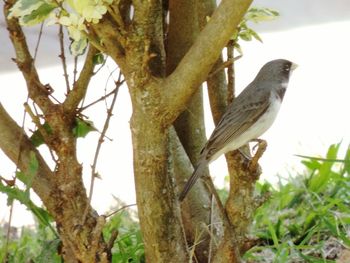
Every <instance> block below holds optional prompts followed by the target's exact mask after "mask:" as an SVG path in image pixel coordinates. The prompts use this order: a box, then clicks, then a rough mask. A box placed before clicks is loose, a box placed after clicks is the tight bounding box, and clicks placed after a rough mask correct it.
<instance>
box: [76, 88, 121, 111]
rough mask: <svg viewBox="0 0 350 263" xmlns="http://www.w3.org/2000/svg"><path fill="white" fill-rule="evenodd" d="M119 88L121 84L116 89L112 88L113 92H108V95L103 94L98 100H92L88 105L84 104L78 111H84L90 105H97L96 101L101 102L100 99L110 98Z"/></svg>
mask: <svg viewBox="0 0 350 263" xmlns="http://www.w3.org/2000/svg"><path fill="white" fill-rule="evenodd" d="M117 89H119V86H118V87H116V88H115V89H114V90H112V91H111V92H109V93H107V94H106V95H103V96H102V97H101V98H99V99H98V100H95V101H94V102H91V103H90V104H88V105H86V106H84V107H81V108H80V109H79V110H78V111H79V112H82V111H84V110H86V109H87V108H89V107H91V106H93V105H95V104H96V103H98V102H100V101H102V100H105V99H106V98H108V97H109V96H111V95H112V94H113V93H115V92H116V90H117Z"/></svg>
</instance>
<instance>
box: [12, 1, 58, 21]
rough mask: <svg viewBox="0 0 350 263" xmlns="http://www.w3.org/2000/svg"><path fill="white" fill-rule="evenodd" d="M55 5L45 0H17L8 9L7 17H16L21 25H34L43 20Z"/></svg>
mask: <svg viewBox="0 0 350 263" xmlns="http://www.w3.org/2000/svg"><path fill="white" fill-rule="evenodd" d="M56 7H57V4H55V3H54V2H49V1H45V0H18V1H17V2H16V3H15V4H14V5H13V7H12V8H11V10H10V14H9V18H12V17H17V18H19V20H20V23H21V24H22V25H35V24H38V23H40V22H42V21H43V20H45V19H46V18H47V17H48V16H49V15H50V13H51V12H52V11H53V10H54V9H55V8H56Z"/></svg>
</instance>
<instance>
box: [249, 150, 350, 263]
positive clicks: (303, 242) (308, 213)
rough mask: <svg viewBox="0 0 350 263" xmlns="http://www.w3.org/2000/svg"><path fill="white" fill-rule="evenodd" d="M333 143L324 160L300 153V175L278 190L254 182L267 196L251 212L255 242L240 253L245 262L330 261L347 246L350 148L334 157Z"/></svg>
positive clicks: (349, 215)
mask: <svg viewBox="0 0 350 263" xmlns="http://www.w3.org/2000/svg"><path fill="white" fill-rule="evenodd" d="M339 146H340V145H339V144H337V145H332V146H331V147H330V148H329V150H328V153H327V157H326V158H325V159H323V158H313V157H305V156H304V157H305V158H306V159H305V160H303V161H302V163H303V164H304V165H305V167H306V168H307V171H306V172H305V174H304V175H300V176H297V177H294V178H291V179H290V180H289V182H288V183H286V184H280V185H279V188H278V189H273V187H272V186H271V185H270V184H269V183H264V184H258V185H257V189H258V191H259V193H260V194H264V193H266V192H267V191H270V192H271V194H272V197H271V199H270V200H269V201H268V202H267V203H265V204H264V205H263V206H261V207H260V208H259V209H258V210H257V211H256V214H255V220H254V224H253V234H254V235H255V236H257V237H258V238H259V241H260V242H259V243H260V245H259V246H256V247H254V248H252V249H251V250H250V251H248V252H247V253H246V255H245V259H246V260H247V261H248V262H335V261H334V259H335V258H336V256H339V255H337V254H339V250H341V249H342V247H349V246H350V237H349V235H350V206H349V203H350V178H349V176H350V170H349V165H350V147H349V148H348V151H347V153H346V155H345V158H344V159H340V160H339V159H337V154H338V150H339ZM331 248H332V249H331ZM337 252H338V253H337Z"/></svg>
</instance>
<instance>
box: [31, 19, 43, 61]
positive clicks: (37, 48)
mask: <svg viewBox="0 0 350 263" xmlns="http://www.w3.org/2000/svg"><path fill="white" fill-rule="evenodd" d="M43 27H44V22H42V23H41V25H40V30H39V35H38V40H37V42H36V46H35V51H34V57H33V62H34V63H35V60H36V56H37V54H38V50H39V44H40V40H41V36H42V34H43Z"/></svg>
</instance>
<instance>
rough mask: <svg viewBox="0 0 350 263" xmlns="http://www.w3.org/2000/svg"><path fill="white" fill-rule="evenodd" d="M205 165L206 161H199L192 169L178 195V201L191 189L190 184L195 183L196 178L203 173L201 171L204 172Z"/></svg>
mask: <svg viewBox="0 0 350 263" xmlns="http://www.w3.org/2000/svg"><path fill="white" fill-rule="evenodd" d="M206 166H207V162H206V161H200V162H199V163H198V165H197V166H196V168H195V169H194V171H193V173H192V175H191V177H190V179H188V181H187V183H186V184H185V187H184V188H183V190H182V192H181V194H180V196H179V201H180V202H181V201H182V200H184V199H185V197H186V195H187V193H188V192H189V191H190V190H191V188H192V186H193V185H194V184H195V183H196V181H197V180H198V178H199V177H200V176H202V175H203V172H204V170H205V168H206Z"/></svg>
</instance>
